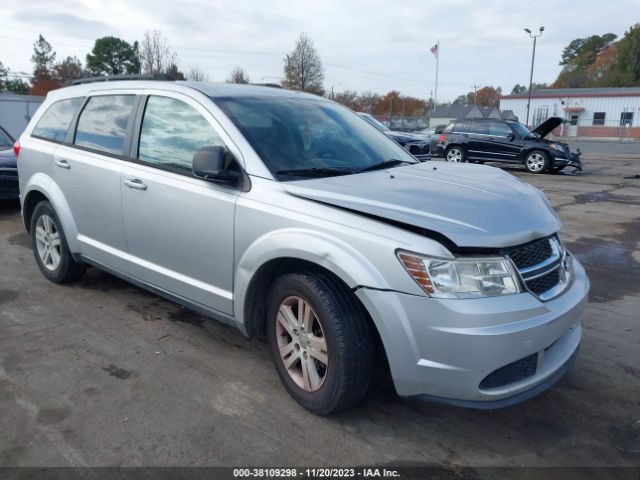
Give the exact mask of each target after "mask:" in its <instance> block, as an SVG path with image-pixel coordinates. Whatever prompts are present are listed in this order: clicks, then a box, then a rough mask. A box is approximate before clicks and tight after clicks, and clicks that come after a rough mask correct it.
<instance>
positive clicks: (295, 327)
mask: <svg viewBox="0 0 640 480" xmlns="http://www.w3.org/2000/svg"><path fill="white" fill-rule="evenodd" d="M370 328H371V327H370V325H369V323H368V319H367V317H366V313H365V312H364V310H363V308H362V306H361V305H360V304H359V303H358V301H357V299H356V298H355V297H354V295H353V293H352V292H350V291H349V290H348V289H347V288H345V287H344V286H342V285H340V284H339V283H338V282H337V281H336V280H334V279H333V278H331V277H329V276H328V275H326V274H323V273H309V272H306V273H290V274H286V275H284V276H282V277H280V278H279V279H278V280H277V281H276V283H275V284H274V286H273V287H272V289H271V292H270V293H269V301H268V307H267V336H268V341H269V347H270V350H271V355H272V357H273V359H274V362H275V364H276V370H277V372H278V375H279V377H280V380H282V383H283V384H284V386H285V388H286V389H287V391H288V392H289V394H290V395H291V396H292V397H293V398H294V399H295V400H296V401H297V402H298V403H299V404H300V405H302V406H303V407H305V408H307V409H308V410H310V411H312V412H314V413H316V414H319V415H326V414H329V413H332V412H335V411H338V410H342V409H344V408H347V407H350V406H352V405H354V404H356V403H357V402H359V401H360V400H361V399H362V398H363V396H364V394H365V393H366V391H367V389H368V386H369V384H370V382H371V377H372V373H373V352H374V346H375V344H374V337H373V336H372V332H371V330H370Z"/></svg>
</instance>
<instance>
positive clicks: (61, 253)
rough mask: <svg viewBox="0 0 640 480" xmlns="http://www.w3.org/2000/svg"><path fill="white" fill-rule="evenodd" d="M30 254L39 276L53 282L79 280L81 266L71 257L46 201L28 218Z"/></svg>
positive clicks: (58, 225)
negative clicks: (37, 268)
mask: <svg viewBox="0 0 640 480" xmlns="http://www.w3.org/2000/svg"><path fill="white" fill-rule="evenodd" d="M30 232H31V241H32V243H33V254H34V256H35V258H36V262H37V264H38V267H39V268H40V271H41V272H42V274H43V275H44V276H45V277H46V278H47V279H49V280H51V281H52V282H55V283H69V282H73V281H75V280H79V279H80V277H82V275H84V272H85V269H86V267H85V265H84V264H82V263H79V262H76V261H75V260H74V259H73V257H72V256H71V252H70V251H69V246H68V245H67V240H66V238H65V236H64V231H63V230H62V225H61V224H60V220H59V219H58V215H57V214H56V212H55V210H54V209H53V207H52V206H51V204H50V203H49V202H47V201H42V202H40V203H38V205H36V208H35V209H34V210H33V215H32V216H31V226H30Z"/></svg>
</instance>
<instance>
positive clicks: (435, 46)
mask: <svg viewBox="0 0 640 480" xmlns="http://www.w3.org/2000/svg"><path fill="white" fill-rule="evenodd" d="M431 53H433V55H434V56H435V57H436V58H438V44H437V43H436V44H435V45H434V46H433V47H431Z"/></svg>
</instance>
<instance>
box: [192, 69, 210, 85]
mask: <svg viewBox="0 0 640 480" xmlns="http://www.w3.org/2000/svg"><path fill="white" fill-rule="evenodd" d="M187 79H188V80H191V81H194V82H210V81H211V79H210V78H209V75H208V74H207V73H206V72H205V71H204V70H202V69H201V68H200V67H198V66H197V65H194V66H192V67H191V68H190V69H189V73H187Z"/></svg>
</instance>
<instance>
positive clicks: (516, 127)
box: [507, 122, 533, 138]
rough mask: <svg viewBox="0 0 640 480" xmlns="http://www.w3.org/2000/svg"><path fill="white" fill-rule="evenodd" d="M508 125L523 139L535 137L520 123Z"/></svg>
mask: <svg viewBox="0 0 640 480" xmlns="http://www.w3.org/2000/svg"><path fill="white" fill-rule="evenodd" d="M507 123H508V124H509V126H510V127H511V128H513V129H514V130H515V132H516V133H517V134H518V135H520V137H522V138H526V137H529V136H531V135H533V132H532V131H531V130H529V129H528V128H527V127H526V126H525V125H523V124H522V123H520V122H507Z"/></svg>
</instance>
